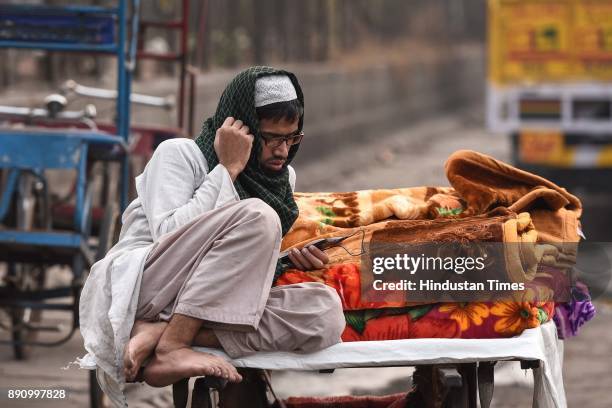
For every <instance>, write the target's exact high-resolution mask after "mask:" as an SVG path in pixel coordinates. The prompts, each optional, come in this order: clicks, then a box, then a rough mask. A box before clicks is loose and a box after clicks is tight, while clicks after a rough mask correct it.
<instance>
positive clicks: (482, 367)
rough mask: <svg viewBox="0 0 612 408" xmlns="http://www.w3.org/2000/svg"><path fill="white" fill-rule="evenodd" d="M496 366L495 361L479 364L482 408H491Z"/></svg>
mask: <svg viewBox="0 0 612 408" xmlns="http://www.w3.org/2000/svg"><path fill="white" fill-rule="evenodd" d="M494 366H495V362H493V361H484V362H481V363H479V364H478V396H479V398H480V407H481V408H489V406H490V405H491V400H492V399H493V389H494V385H495V384H494V382H495V374H494Z"/></svg>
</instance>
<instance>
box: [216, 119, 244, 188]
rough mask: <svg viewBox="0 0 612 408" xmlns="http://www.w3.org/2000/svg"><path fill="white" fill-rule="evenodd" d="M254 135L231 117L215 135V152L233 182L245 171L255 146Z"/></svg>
mask: <svg viewBox="0 0 612 408" xmlns="http://www.w3.org/2000/svg"><path fill="white" fill-rule="evenodd" d="M253 138H254V137H253V135H252V134H251V133H249V128H248V127H247V126H245V125H244V124H243V123H242V121H241V120H236V119H234V118H232V117H231V116H230V117H228V118H227V119H225V122H223V125H222V126H221V127H220V128H219V129H217V133H216V135H215V144H214V147H215V152H216V153H217V157H218V158H219V163H221V164H222V165H223V166H225V168H226V169H227V170H228V171H229V173H230V176H231V177H232V180H236V177H238V174H240V173H241V172H242V170H244V167H245V166H246V164H247V162H248V161H249V156H250V155H251V147H252V146H253Z"/></svg>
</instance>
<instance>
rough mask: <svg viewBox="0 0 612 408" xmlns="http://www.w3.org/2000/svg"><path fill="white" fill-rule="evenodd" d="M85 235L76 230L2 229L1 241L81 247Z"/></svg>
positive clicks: (46, 245) (0, 233)
mask: <svg viewBox="0 0 612 408" xmlns="http://www.w3.org/2000/svg"><path fill="white" fill-rule="evenodd" d="M82 241H83V237H82V236H81V234H77V233H74V232H39V231H19V230H0V243H10V244H19V245H33V246H45V247H60V248H80V247H81V242H82Z"/></svg>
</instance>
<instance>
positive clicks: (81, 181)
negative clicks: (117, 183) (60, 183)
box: [74, 143, 88, 234]
mask: <svg viewBox="0 0 612 408" xmlns="http://www.w3.org/2000/svg"><path fill="white" fill-rule="evenodd" d="M87 147H88V145H87V143H83V144H82V145H81V158H80V161H79V168H78V169H77V189H76V205H75V209H74V227H75V228H78V231H79V232H80V233H81V234H84V233H85V231H83V226H84V221H83V218H84V217H86V216H87V214H83V209H84V204H85V188H86V187H87Z"/></svg>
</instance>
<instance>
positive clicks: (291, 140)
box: [260, 132, 304, 149]
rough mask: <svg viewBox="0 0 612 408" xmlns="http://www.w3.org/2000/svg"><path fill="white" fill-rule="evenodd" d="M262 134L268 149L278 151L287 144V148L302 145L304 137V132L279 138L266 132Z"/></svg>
mask: <svg viewBox="0 0 612 408" xmlns="http://www.w3.org/2000/svg"><path fill="white" fill-rule="evenodd" d="M260 134H261V138H262V139H263V141H264V143H265V145H266V147H269V148H271V149H276V148H278V147H280V146H281V145H282V144H283V143H287V147H291V146H293V145H296V144H298V143H300V142H301V141H302V138H303V137H304V132H297V133H294V134H292V135H288V136H279V135H275V134H272V133H265V132H261V133H260Z"/></svg>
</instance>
